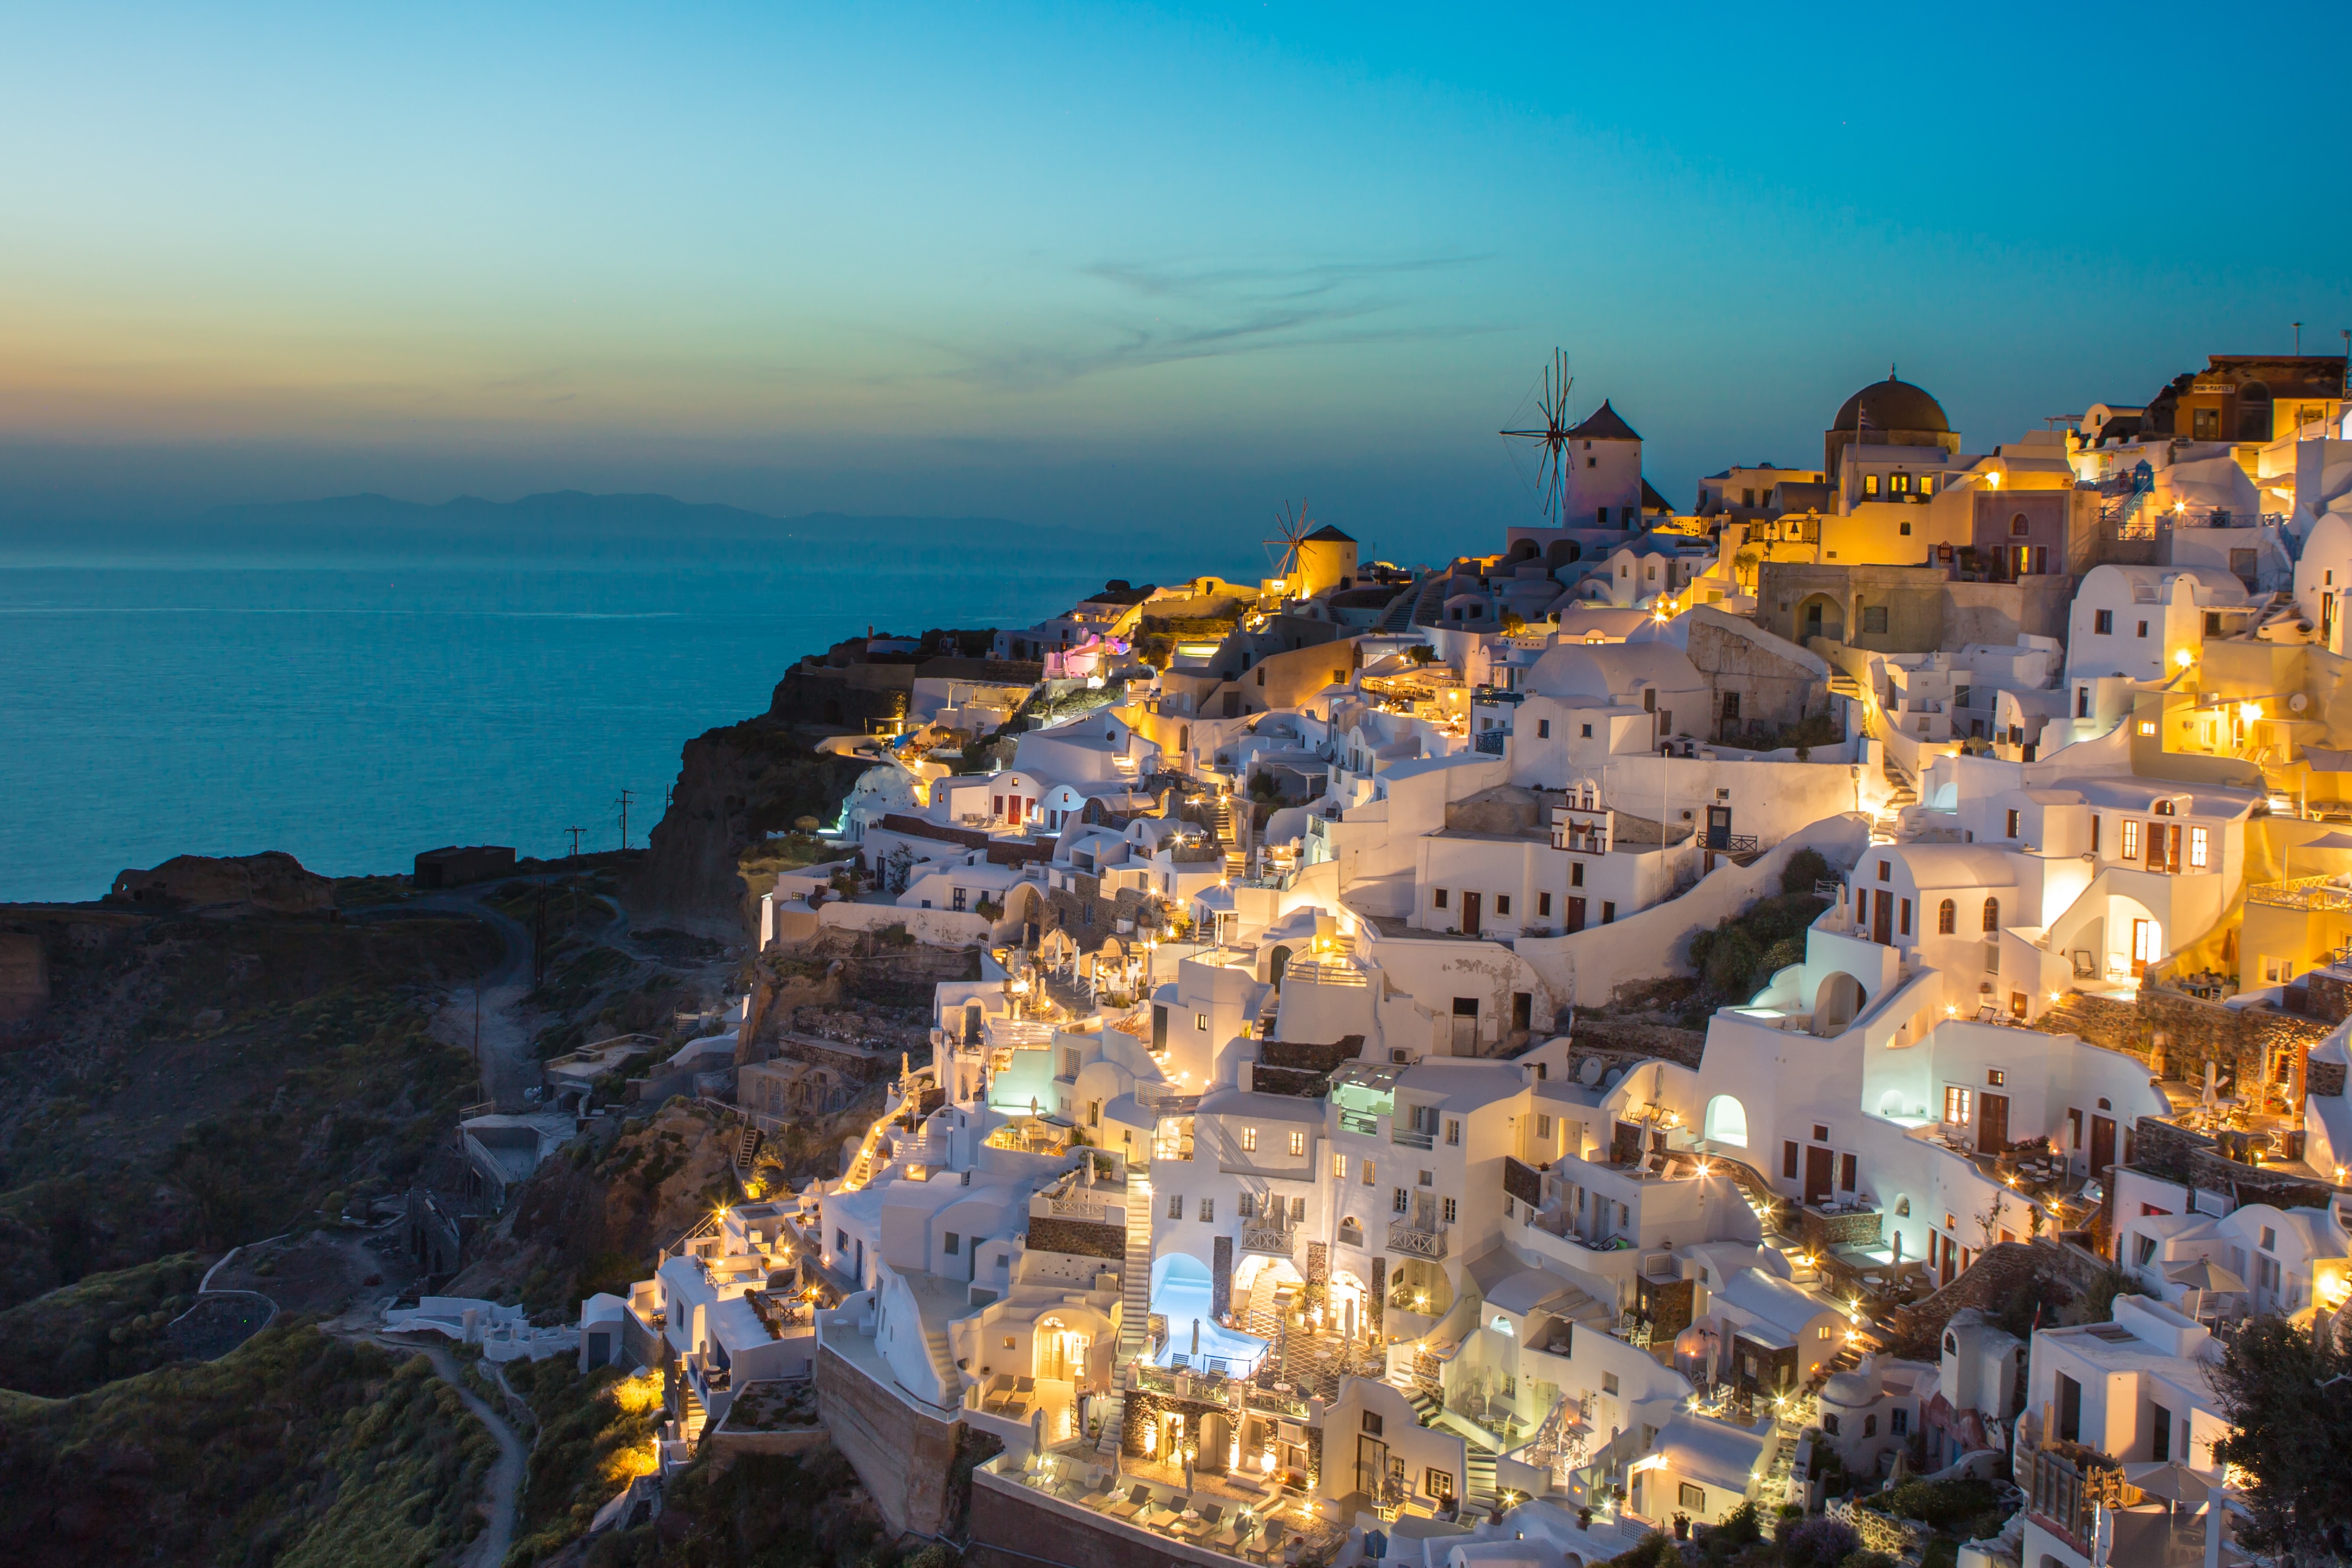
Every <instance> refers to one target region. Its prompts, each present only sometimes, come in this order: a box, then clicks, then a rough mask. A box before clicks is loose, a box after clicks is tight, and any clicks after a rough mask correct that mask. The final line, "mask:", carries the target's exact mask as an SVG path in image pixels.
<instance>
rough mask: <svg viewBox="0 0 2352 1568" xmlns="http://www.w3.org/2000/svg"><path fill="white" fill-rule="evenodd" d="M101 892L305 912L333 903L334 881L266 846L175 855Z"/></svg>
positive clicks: (235, 908) (141, 899) (131, 898)
mask: <svg viewBox="0 0 2352 1568" xmlns="http://www.w3.org/2000/svg"><path fill="white" fill-rule="evenodd" d="M106 896H107V898H108V899H109V900H111V901H114V902H118V903H130V904H160V905H164V906H167V907H173V908H179V909H206V910H226V911H231V912H245V911H249V910H261V911H265V912H267V913H269V914H279V915H311V914H320V913H323V912H325V911H326V910H331V909H333V908H334V907H335V884H334V883H333V881H332V880H331V879H328V878H325V877H321V876H320V875H319V874H318V873H317V872H316V871H310V870H305V869H304V868H303V866H302V862H300V861H299V860H297V859H296V858H294V857H293V856H291V855H289V854H287V853H286V852H285V851H283V850H281V849H269V850H265V851H263V852H262V853H261V854H258V855H232V856H226V857H220V858H215V857H213V856H209V855H175V856H173V858H171V859H169V860H166V861H164V862H163V864H162V865H161V866H157V867H155V868H153V869H152V870H146V871H142V870H138V869H136V868H132V869H131V870H126V871H124V872H123V873H122V874H121V876H119V877H117V878H115V879H114V888H113V890H112V891H110V892H109V893H108V894H107V895H106Z"/></svg>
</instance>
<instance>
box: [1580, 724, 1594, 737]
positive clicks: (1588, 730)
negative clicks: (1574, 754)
mask: <svg viewBox="0 0 2352 1568" xmlns="http://www.w3.org/2000/svg"><path fill="white" fill-rule="evenodd" d="M1581 738H1582V739H1584V740H1587V741H1590V740H1591V739H1592V726H1591V725H1590V724H1587V725H1585V726H1584V734H1583V736H1582V737H1581Z"/></svg>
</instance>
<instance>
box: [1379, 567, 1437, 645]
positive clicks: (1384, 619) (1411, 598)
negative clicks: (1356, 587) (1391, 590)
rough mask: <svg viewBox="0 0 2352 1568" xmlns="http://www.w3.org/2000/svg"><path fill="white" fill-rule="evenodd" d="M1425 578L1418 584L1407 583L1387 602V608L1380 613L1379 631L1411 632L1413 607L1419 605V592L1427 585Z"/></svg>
mask: <svg viewBox="0 0 2352 1568" xmlns="http://www.w3.org/2000/svg"><path fill="white" fill-rule="evenodd" d="M1427 583H1428V579H1427V578H1423V579H1422V580H1421V581H1419V582H1414V583H1408V584H1405V585H1404V587H1403V588H1402V590H1400V591H1399V592H1398V594H1397V596H1396V597H1395V598H1393V599H1391V600H1390V601H1389V602H1388V605H1387V607H1386V608H1385V609H1383V610H1381V619H1380V629H1381V631H1383V632H1409V631H1411V630H1412V612H1413V607H1414V606H1415V605H1419V604H1420V603H1421V591H1422V589H1423V587H1424V586H1426V585H1427Z"/></svg>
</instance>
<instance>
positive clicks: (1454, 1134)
mask: <svg viewBox="0 0 2352 1568" xmlns="http://www.w3.org/2000/svg"><path fill="white" fill-rule="evenodd" d="M1445 1141H1446V1142H1448V1143H1452V1144H1454V1145H1456V1146H1459V1145H1460V1143H1461V1142H1462V1121H1461V1119H1460V1118H1459V1117H1454V1116H1449V1117H1447V1118H1446V1119H1445Z"/></svg>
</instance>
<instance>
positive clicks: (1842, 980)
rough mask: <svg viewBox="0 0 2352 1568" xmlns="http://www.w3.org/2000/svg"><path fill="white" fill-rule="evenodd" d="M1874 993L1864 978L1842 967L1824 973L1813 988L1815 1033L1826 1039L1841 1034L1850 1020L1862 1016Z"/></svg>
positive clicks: (1851, 1021)
mask: <svg viewBox="0 0 2352 1568" xmlns="http://www.w3.org/2000/svg"><path fill="white" fill-rule="evenodd" d="M1869 1000H1870V993H1869V992H1867V991H1865V990H1864V989H1863V988H1862V982H1861V981H1859V980H1856V979H1855V978H1854V977H1853V975H1851V974H1848V973H1846V972H1845V971H1844V970H1843V969H1841V970H1838V971H1836V972H1835V973H1830V974H1826V975H1823V976H1822V983H1821V984H1819V985H1817V986H1815V987H1814V988H1813V1033H1814V1034H1816V1035H1818V1036H1821V1037H1822V1038H1824V1039H1826V1038H1828V1037H1830V1036H1832V1035H1835V1034H1841V1033H1843V1031H1844V1029H1845V1026H1847V1025H1848V1024H1851V1023H1853V1021H1854V1020H1855V1019H1856V1018H1858V1017H1860V1016H1862V1009H1863V1005H1864V1003H1866V1002H1868V1001H1869Z"/></svg>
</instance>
